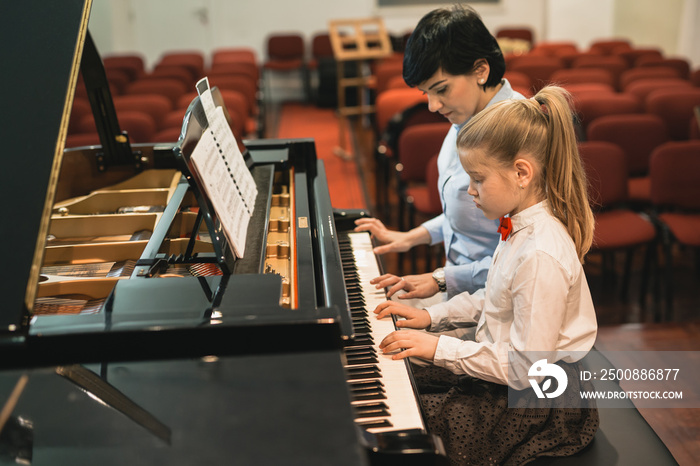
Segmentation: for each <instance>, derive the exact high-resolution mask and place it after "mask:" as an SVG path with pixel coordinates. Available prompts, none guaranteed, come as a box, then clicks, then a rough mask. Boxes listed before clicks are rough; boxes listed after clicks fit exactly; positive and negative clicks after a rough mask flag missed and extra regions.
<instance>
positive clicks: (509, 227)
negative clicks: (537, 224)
mask: <svg viewBox="0 0 700 466" xmlns="http://www.w3.org/2000/svg"><path fill="white" fill-rule="evenodd" d="M511 231H513V223H512V222H511V221H510V217H501V223H500V224H499V225H498V232H499V233H500V234H501V239H502V240H503V241H505V240H506V239H508V235H510V232H511Z"/></svg>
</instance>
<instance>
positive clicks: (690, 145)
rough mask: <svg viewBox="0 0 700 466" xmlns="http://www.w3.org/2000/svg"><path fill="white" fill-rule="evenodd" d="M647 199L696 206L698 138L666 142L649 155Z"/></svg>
mask: <svg viewBox="0 0 700 466" xmlns="http://www.w3.org/2000/svg"><path fill="white" fill-rule="evenodd" d="M649 176H650V178H651V202H652V204H654V205H656V206H661V207H678V208H681V209H693V210H697V209H700V141H670V142H667V143H666V144H662V145H661V146H659V147H657V148H656V149H655V150H654V152H653V153H652V154H651V164H650V167H649Z"/></svg>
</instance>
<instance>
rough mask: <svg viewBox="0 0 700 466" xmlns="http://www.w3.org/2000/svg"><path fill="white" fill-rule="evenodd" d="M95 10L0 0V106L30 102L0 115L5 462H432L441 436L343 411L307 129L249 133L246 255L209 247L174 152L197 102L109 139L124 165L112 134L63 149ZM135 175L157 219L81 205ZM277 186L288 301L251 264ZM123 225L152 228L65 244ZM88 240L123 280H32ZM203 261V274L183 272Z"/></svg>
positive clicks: (204, 210)
mask: <svg viewBox="0 0 700 466" xmlns="http://www.w3.org/2000/svg"><path fill="white" fill-rule="evenodd" d="M90 7H91V2H90V0H68V1H65V2H60V4H56V5H46V6H45V8H44V9H43V10H42V12H41V13H37V12H36V11H27V8H26V7H25V6H23V5H19V4H17V5H11V6H10V5H8V6H6V7H5V8H4V9H5V10H6V12H5V13H6V14H5V15H4V18H5V20H6V23H8V24H10V25H12V27H11V28H9V27H8V28H4V29H3V32H2V38H3V39H4V40H5V43H17V42H18V39H17V38H18V37H19V38H20V40H19V43H21V44H22V47H14V48H13V47H5V48H3V52H2V54H3V59H5V60H6V62H16V63H27V66H26V67H24V68H23V69H22V70H21V73H18V75H17V77H18V78H20V79H14V76H10V75H9V74H5V77H3V80H2V82H3V84H4V85H5V86H4V87H5V88H6V89H10V87H11V92H10V93H9V95H8V98H7V102H8V104H9V105H10V107H11V108H27V109H32V111H31V112H18V113H17V114H15V115H12V117H11V118H8V112H3V113H4V115H3V120H2V125H1V127H2V128H3V131H7V132H8V133H7V134H8V135H11V137H7V138H5V139H6V147H5V152H4V155H3V157H2V158H3V162H5V163H4V166H5V167H6V168H7V169H8V173H7V174H6V175H7V176H6V177H5V178H6V182H5V183H3V184H2V189H3V193H4V194H5V195H6V199H8V200H11V199H16V198H17V197H18V193H21V202H14V201H13V202H8V204H9V205H10V211H9V215H8V218H10V219H12V222H11V223H5V224H4V226H3V228H2V230H1V231H2V236H1V237H0V240H2V244H4V245H5V249H6V255H5V258H6V260H7V261H8V263H9V264H12V268H13V270H12V273H11V274H9V275H8V276H7V277H5V279H4V280H2V282H1V283H0V289H1V290H2V296H3V302H2V304H1V305H0V306H1V307H0V390H2V392H1V395H2V400H3V403H4V405H3V409H2V411H1V414H0V462H3V463H14V462H24V463H27V464H37V465H52V466H53V465H62V464H71V465H78V464H104V465H111V464H114V465H117V464H119V465H122V464H130V465H139V464H143V465H146V464H148V465H152V464H172V465H193V464H300V465H302V464H303V465H314V464H318V465H329V464H333V465H344V464H348V465H363V464H375V463H376V464H411V463H414V464H433V463H435V464H439V463H440V462H441V461H442V460H443V457H442V455H441V452H440V449H439V444H438V445H437V446H436V445H434V444H432V443H431V439H430V438H429V436H425V435H423V434H424V433H422V432H401V433H397V435H391V434H385V435H370V434H367V433H366V432H364V431H363V430H362V429H359V428H358V427H357V425H356V423H355V422H354V414H353V410H352V407H351V402H350V395H349V393H348V388H347V379H346V373H345V368H344V365H343V355H342V348H343V346H344V345H345V343H346V342H348V341H352V340H353V337H354V334H353V328H352V323H351V317H350V315H349V304H348V296H347V293H346V290H345V285H344V281H343V266H342V263H341V258H340V253H339V248H338V237H337V236H338V231H337V230H336V228H337V225H338V224H339V223H340V222H341V220H340V219H341V218H342V217H343V214H340V213H339V212H336V211H334V209H333V208H332V207H331V204H330V198H329V195H328V185H327V181H326V179H325V172H324V170H323V164H322V162H321V161H319V160H317V159H316V154H315V149H314V144H313V140H307V139H297V140H260V141H246V144H245V145H246V148H247V153H246V161H247V163H248V165H249V168H250V171H251V173H252V175H253V178H254V179H255V182H256V185H257V188H258V192H259V195H258V198H257V201H256V207H255V213H254V216H253V218H252V219H251V223H250V225H249V228H248V235H247V240H246V254H245V256H244V257H243V258H235V257H233V254H232V251H231V249H230V247H229V246H228V245H227V243H226V242H225V241H216V240H212V239H211V238H212V237H215V236H217V235H220V233H221V231H220V226H221V225H220V223H219V222H218V221H217V219H216V214H215V212H213V211H212V209H211V205H208V203H207V199H206V196H203V194H202V193H201V192H199V193H198V192H197V189H196V188H197V183H196V179H195V180H193V175H192V171H191V170H190V167H189V166H188V163H187V160H186V154H187V153H189V152H191V151H192V149H193V146H194V145H196V142H197V140H198V137H199V135H201V133H202V131H204V129H205V127H206V122H205V120H203V119H202V110H201V106H202V104H201V102H200V101H199V100H198V99H195V101H194V102H193V104H192V105H191V106H190V109H189V110H188V112H187V115H186V117H185V122H184V124H183V132H182V135H181V138H180V140H179V141H178V142H177V143H174V144H163V145H133V146H129V144H128V138H127V139H126V144H124V143H123V139H120V141H121V142H120V148H118V149H117V150H118V151H122V152H123V151H124V148H125V147H126V148H127V149H128V151H127V157H126V159H124V157H121V158H119V157H118V158H115V157H114V154H113V153H112V154H111V155H110V149H109V147H108V146H110V145H112V144H111V143H106V144H103V145H102V146H101V147H90V148H80V149H75V150H66V151H65V152H64V150H63V144H64V140H65V136H66V131H67V123H68V116H69V113H70V107H71V102H72V98H73V92H74V89H75V85H76V82H77V79H78V68H79V64H80V60H81V56H82V55H83V47H84V46H85V44H86V43H88V45H89V43H90V42H91V39H89V33H88V31H87V22H88V17H89V10H90ZM30 24H31V28H30V27H29V25H30ZM20 54H21V56H20ZM27 57H41V59H32V60H27ZM44 58H46V60H44V61H42V60H43V59H44ZM48 70H50V73H49V72H47V71H48ZM100 92H101V91H100ZM103 97H104V96H103ZM108 104H109V102H108V99H107V101H106V104H105V102H104V101H103V102H102V104H100V105H101V107H100V106H99V105H98V108H102V109H103V110H104V106H105V105H107V107H108ZM38 109H41V110H40V111H38ZM93 110H95V107H93ZM109 110H110V109H109V108H106V112H107V113H109ZM108 116H109V115H108ZM96 119H97V115H96ZM107 124H108V125H110V124H111V125H114V122H108V123H107ZM113 136H114V135H112V137H113ZM112 150H113V149H112ZM122 155H123V154H122ZM132 155H133V157H132ZM144 173H145V174H146V175H144ZM154 174H155V175H154ZM134 175H136V177H139V176H141V177H142V178H145V179H147V180H152V179H160V180H161V181H160V182H161V184H163V183H162V179H165V180H168V181H166V182H165V183H164V186H159V187H157V188H153V187H152V186H148V183H150V182H151V181H148V182H147V183H146V185H147V186H146V187H145V188H144V190H145V191H149V190H150V191H166V192H167V195H166V197H167V202H166V203H165V205H163V209H162V211H158V212H157V213H156V214H155V215H151V214H152V213H151V212H146V213H137V214H134V215H124V216H122V217H118V216H117V218H116V219H115V218H112V217H113V216H112V215H111V214H106V215H103V213H102V212H94V213H93V214H84V213H82V212H80V205H83V204H81V202H83V201H85V199H88V198H90V196H91V194H93V193H94V192H97V191H100V190H104V188H108V190H109V189H112V188H113V189H112V190H116V191H131V190H132V189H133V186H131V185H129V182H130V181H129V180H132V179H133V178H134ZM280 179H281V180H282V184H284V183H290V182H291V183H292V184H293V185H294V189H295V191H294V192H295V196H294V198H293V199H294V200H293V201H291V202H292V206H293V212H294V216H293V217H292V218H291V222H292V223H293V224H296V225H294V226H295V228H292V229H291V233H290V235H291V236H292V237H293V241H294V243H295V244H294V245H293V246H292V247H291V249H292V250H293V251H295V252H294V253H293V254H294V261H293V267H292V268H293V273H294V275H295V277H297V279H296V285H294V284H292V285H291V288H292V289H293V291H292V292H291V293H287V292H286V291H285V290H286V289H287V288H288V287H289V284H288V283H286V282H285V277H284V274H279V273H274V272H275V271H274V270H272V271H266V270H265V269H266V264H267V265H269V264H268V263H267V259H266V257H267V254H268V252H266V251H267V250H268V248H269V245H268V244H267V238H266V235H269V234H270V233H269V232H270V231H272V230H273V228H272V227H271V226H270V223H271V213H270V212H271V210H272V209H273V207H274V204H275V198H276V197H279V195H280V193H279V192H277V189H278V187H277V186H278V181H279V180H280ZM115 187H116V188H115ZM122 188H123V189H122ZM151 188H153V189H151ZM281 194H282V198H284V195H285V194H287V193H285V192H283V193H281ZM141 195H145V194H143V193H141ZM74 200H77V201H76V202H73V201H74ZM66 202H67V203H68V204H65V203H66ZM281 202H284V201H281ZM62 203H63V204H62ZM83 203H84V202H83ZM59 205H62V206H63V209H57V208H56V207H57V206H59ZM66 205H68V207H66ZM193 207H194V208H193ZM71 209H73V211H72V212H71ZM76 212H77V213H76ZM94 214H97V215H94ZM352 214H353V215H355V214H357V215H361V214H362V213H352ZM127 218H135V219H137V220H136V224H137V225H143V222H147V223H146V224H147V228H146V229H147V230H148V235H147V236H146V237H144V238H141V237H135V238H134V241H128V240H127V241H123V240H122V239H120V238H117V240H115V241H113V243H109V240H105V243H101V240H98V241H96V242H95V243H96V244H89V245H87V246H86V247H83V246H84V244H82V243H81V242H80V241H81V238H78V241H77V246H79V247H73V246H76V242H75V241H74V238H73V239H71V238H69V239H66V238H64V237H62V234H64V233H65V232H66V231H68V232H74V231H78V230H80V228H82V227H76V225H82V224H85V223H93V224H95V223H100V222H103V221H105V222H106V227H100V228H111V227H113V226H114V225H119V226H120V227H121V226H122V225H124V224H127V223H129V221H130V220H127ZM105 219H107V220H105ZM301 219H303V222H302V221H301ZM346 220H347V221H348V222H351V218H349V219H346ZM273 221H276V220H275V219H273ZM71 222H72V223H71ZM148 222H152V223H148ZM151 226H152V228H151ZM139 228H140V227H139ZM80 231H82V230H80ZM200 233H201V234H202V235H204V236H207V235H208V236H209V242H207V241H201V240H200V238H199V236H200ZM86 235H87V236H90V235H96V236H99V237H103V236H109V234H108V233H105V232H104V231H103V230H100V233H94V232H91V233H83V234H82V236H86ZM69 236H70V235H69ZM76 236H81V235H76ZM117 236H119V235H117ZM135 236H137V235H135ZM62 242H63V243H62ZM117 244H119V246H118V247H117V246H116V245H117ZM124 245H125V246H124ZM91 247H93V249H94V250H102V251H104V250H106V249H114V250H116V249H120V248H121V249H124V250H125V251H127V253H126V254H127V255H131V256H133V255H134V252H133V251H134V250H135V251H137V252H136V254H137V257H132V258H133V259H134V260H135V262H134V264H132V265H133V271H131V272H130V274H128V275H126V276H121V277H116V278H115V277H112V278H109V277H107V278H99V279H92V278H87V279H71V280H63V279H62V278H61V277H60V276H59V277H58V278H57V277H56V276H53V275H52V274H51V273H49V274H46V273H45V271H46V270H47V268H46V267H53V269H51V270H52V271H55V270H58V269H60V267H62V266H63V265H64V264H63V262H62V261H64V262H65V261H66V260H68V262H71V264H70V265H71V266H73V265H80V264H81V261H82V262H86V261H87V262H90V261H89V260H88V259H89V258H90V257H91V254H92V253H93V252H94V251H93V250H91ZM86 251H88V252H86ZM100 254H101V253H100ZM110 254H111V253H110ZM67 257H68V259H66V258H67ZM119 260H121V257H120V258H118V259H115V261H119ZM51 261H55V263H50V262H51ZM198 265H204V266H205V268H207V267H208V268H209V269H211V268H212V267H213V268H214V269H215V270H216V272H217V273H213V274H194V273H193V274H191V275H188V274H187V273H183V270H190V269H188V267H192V266H198ZM266 272H272V273H266ZM52 273H54V272H52ZM81 287H83V288H81ZM84 287H87V289H89V290H91V292H95V293H101V294H102V295H103V296H101V300H100V301H99V305H96V306H95V307H94V309H92V308H91V310H90V311H89V312H84V311H85V308H84V307H83V308H81V309H82V310H79V311H78V312H77V313H70V312H68V313H60V314H52V313H51V312H48V313H43V312H39V311H38V309H39V308H40V307H41V306H46V307H47V308H49V309H51V306H57V305H58V306H64V305H66V303H68V304H67V305H68V307H70V306H73V305H75V306H83V305H85V301H87V299H83V298H82V297H81V296H82V295H80V293H81V291H80V290H82V289H84ZM76 289H77V290H78V291H76ZM52 293H59V294H61V296H64V294H65V296H69V298H60V299H59V300H58V302H59V303H60V304H55V303H56V301H50V299H53V298H52V297H50V296H49V297H47V296H46V295H51V294H52ZM76 294H77V295H78V296H79V297H78V298H75V295H76ZM49 298H50V299H49ZM44 299H49V301H47V302H48V304H44V301H43V300H44ZM39 302H41V303H42V305H41V306H39V304H38V303H39ZM76 302H80V303H81V304H75V303H76ZM41 308H42V309H43V307H41ZM62 309H64V308H62Z"/></svg>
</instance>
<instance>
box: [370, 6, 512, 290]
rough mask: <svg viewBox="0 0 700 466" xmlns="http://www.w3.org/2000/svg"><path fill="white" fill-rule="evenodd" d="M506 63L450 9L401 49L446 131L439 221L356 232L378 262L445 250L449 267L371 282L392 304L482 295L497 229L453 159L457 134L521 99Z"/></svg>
mask: <svg viewBox="0 0 700 466" xmlns="http://www.w3.org/2000/svg"><path fill="white" fill-rule="evenodd" d="M504 73H505V61H504V59H503V53H502V52H501V49H500V47H499V46H498V42H497V41H496V39H495V38H494V37H493V36H492V35H491V33H489V31H488V29H487V28H486V26H484V24H483V22H482V21H481V18H480V17H479V15H478V14H477V13H476V12H475V11H474V10H472V9H471V8H463V7H460V6H455V7H454V8H452V9H437V10H434V11H431V12H430V13H428V14H427V15H425V16H424V17H423V18H422V19H421V20H420V21H419V23H418V25H417V26H416V28H415V30H414V31H413V33H412V34H411V36H410V37H409V39H408V42H407V44H406V50H405V53H404V62H403V78H404V80H405V81H406V83H407V84H408V85H409V86H412V87H417V88H418V89H420V90H421V91H423V92H424V93H425V94H426V95H427V96H428V106H429V109H430V110H431V111H433V112H439V113H440V114H441V115H443V116H444V117H445V118H447V119H448V120H449V121H450V123H452V125H453V126H452V128H450V130H449V132H448V133H447V136H446V137H445V140H444V142H443V144H442V148H441V150H440V154H439V156H438V169H439V179H438V189H439V192H440V199H441V202H442V207H443V213H442V214H441V215H439V216H437V217H435V218H433V219H432V220H429V221H427V222H425V223H423V224H422V225H420V226H419V227H417V228H414V229H413V230H410V231H408V232H399V231H393V230H389V229H387V228H386V227H385V226H384V224H383V223H382V222H381V221H380V220H378V219H376V218H371V219H360V220H358V221H357V227H356V231H369V232H370V233H371V234H372V235H373V236H374V238H376V239H377V240H378V241H379V242H380V243H383V244H382V245H381V246H378V247H377V248H375V250H374V252H375V254H386V253H388V252H403V251H407V250H409V249H410V248H412V247H414V246H417V245H419V244H431V245H432V244H436V243H438V242H443V243H444V247H445V257H446V264H445V267H444V268H439V269H437V270H436V271H434V272H432V273H425V274H420V275H412V276H406V277H403V278H402V277H397V276H395V275H391V274H387V275H383V276H381V277H378V278H376V279H375V280H373V283H374V284H375V285H376V286H377V288H386V287H390V289H389V291H388V296H389V297H391V296H392V295H394V294H395V293H396V292H397V291H399V290H404V291H406V293H405V294H402V295H397V297H398V298H399V299H409V298H430V297H433V296H435V298H434V299H435V300H438V301H441V300H443V299H444V298H445V295H444V293H441V292H446V293H447V296H446V297H452V296H454V295H457V294H458V293H461V292H463V291H470V292H473V291H476V290H478V289H480V288H483V286H484V283H485V282H486V275H487V271H488V268H489V265H490V264H491V256H492V254H493V251H494V249H495V248H496V245H497V244H498V235H497V233H496V228H497V226H498V224H497V222H494V221H492V220H487V219H486V218H485V217H484V216H483V215H482V214H481V212H479V211H478V210H477V209H476V208H475V207H474V203H473V202H472V199H471V196H470V195H469V194H468V193H467V189H468V188H469V176H468V175H467V174H466V172H465V171H464V170H463V169H462V167H461V165H460V162H459V156H458V154H457V146H456V140H457V133H458V132H459V130H460V129H461V128H462V127H463V126H464V124H465V123H466V122H467V121H469V119H470V118H471V117H472V116H474V115H476V114H477V113H479V112H480V111H481V110H483V109H484V108H486V107H488V106H490V105H493V104H494V103H496V102H499V101H502V100H506V99H522V98H524V97H523V96H522V95H521V94H519V93H517V92H515V91H514V90H513V89H512V88H511V86H510V84H509V83H508V81H507V80H505V79H503V74H504Z"/></svg>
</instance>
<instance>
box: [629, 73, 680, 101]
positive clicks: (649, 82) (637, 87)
mask: <svg viewBox="0 0 700 466" xmlns="http://www.w3.org/2000/svg"><path fill="white" fill-rule="evenodd" d="M676 87H685V88H692V87H693V85H692V84H690V81H688V80H686V79H680V78H647V79H637V80H636V81H632V82H631V83H629V84H628V85H627V87H625V88H624V89H623V92H626V93H629V94H634V95H635V96H637V98H639V100H641V101H642V102H644V101H646V98H647V96H649V94H651V93H652V92H654V91H656V90H658V89H672V88H676Z"/></svg>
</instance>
